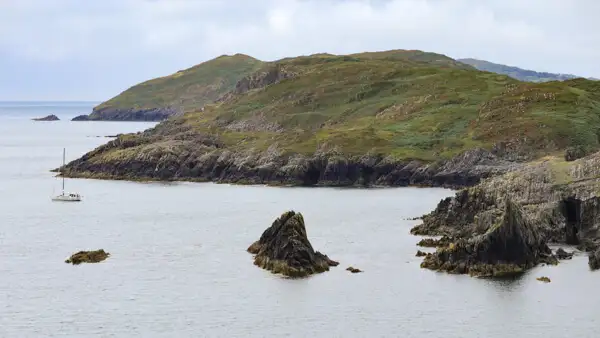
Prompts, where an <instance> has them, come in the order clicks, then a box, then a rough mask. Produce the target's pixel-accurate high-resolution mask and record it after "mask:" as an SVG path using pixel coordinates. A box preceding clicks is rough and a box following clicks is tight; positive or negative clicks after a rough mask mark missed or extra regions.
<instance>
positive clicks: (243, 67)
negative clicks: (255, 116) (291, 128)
mask: <svg viewBox="0 0 600 338" xmlns="http://www.w3.org/2000/svg"><path fill="white" fill-rule="evenodd" d="M262 65H263V62H262V61H260V60H257V59H254V58H252V57H249V56H247V55H243V54H236V55H232V56H227V55H223V56H220V57H218V58H216V59H212V60H210V61H207V62H204V63H201V64H199V65H196V66H194V67H191V68H188V69H185V70H181V71H178V72H177V73H175V74H172V75H169V76H165V77H160V78H156V79H152V80H149V81H146V82H143V83H140V84H138V85H135V86H133V87H131V88H129V89H127V90H126V91H124V92H123V93H121V94H119V95H117V96H116V97H114V98H112V99H110V100H108V101H106V102H104V103H102V104H101V105H99V106H98V107H96V110H101V109H110V108H115V109H130V108H133V109H146V108H167V107H172V108H177V109H180V110H182V111H187V110H189V109H194V108H198V107H201V106H203V105H204V104H207V103H210V102H213V101H215V100H216V99H218V98H219V97H221V96H222V95H224V94H225V93H227V92H229V91H231V90H232V89H233V88H234V87H235V84H236V83H237V81H239V80H240V79H241V78H243V77H244V76H246V75H249V74H251V73H253V72H254V71H256V70H257V69H259V68H260V67H261V66H262Z"/></svg>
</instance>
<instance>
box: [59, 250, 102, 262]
mask: <svg viewBox="0 0 600 338" xmlns="http://www.w3.org/2000/svg"><path fill="white" fill-rule="evenodd" d="M108 256H110V254H109V253H108V252H106V251H104V249H100V250H93V251H79V252H77V253H74V254H72V255H71V257H69V258H68V259H67V260H66V261H65V263H67V264H73V265H79V264H81V263H99V262H102V261H103V260H105V259H107V258H108Z"/></svg>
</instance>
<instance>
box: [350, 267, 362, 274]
mask: <svg viewBox="0 0 600 338" xmlns="http://www.w3.org/2000/svg"><path fill="white" fill-rule="evenodd" d="M346 271H350V272H352V273H359V272H363V271H362V270H361V269H357V268H355V267H352V266H349V267H347V268H346Z"/></svg>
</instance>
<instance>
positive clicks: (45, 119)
mask: <svg viewBox="0 0 600 338" xmlns="http://www.w3.org/2000/svg"><path fill="white" fill-rule="evenodd" d="M32 120H34V121H60V119H59V118H58V116H56V115H54V114H52V115H48V116H45V117H38V118H34V119H32Z"/></svg>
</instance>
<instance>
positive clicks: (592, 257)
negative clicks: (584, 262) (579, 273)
mask: <svg viewBox="0 0 600 338" xmlns="http://www.w3.org/2000/svg"><path fill="white" fill-rule="evenodd" d="M588 265H589V267H590V269H591V270H598V269H600V250H596V251H592V252H590V254H589V256H588Z"/></svg>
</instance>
